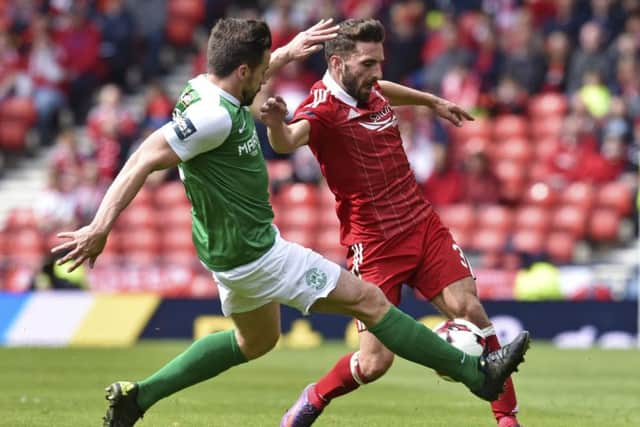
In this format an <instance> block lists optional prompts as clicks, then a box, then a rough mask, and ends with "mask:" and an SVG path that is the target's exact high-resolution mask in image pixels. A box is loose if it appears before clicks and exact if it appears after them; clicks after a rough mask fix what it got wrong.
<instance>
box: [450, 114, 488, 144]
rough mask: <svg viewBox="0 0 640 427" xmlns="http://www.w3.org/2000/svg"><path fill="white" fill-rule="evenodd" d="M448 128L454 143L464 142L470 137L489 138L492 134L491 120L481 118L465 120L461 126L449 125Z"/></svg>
mask: <svg viewBox="0 0 640 427" xmlns="http://www.w3.org/2000/svg"><path fill="white" fill-rule="evenodd" d="M449 129H450V132H451V136H452V138H453V140H454V141H455V142H456V143H464V142H465V141H468V140H470V139H471V138H481V139H486V140H490V139H491V136H492V126H491V122H490V121H489V120H488V119H483V118H480V119H476V120H474V121H472V122H466V123H465V124H464V126H462V127H455V126H451V127H450V128H449Z"/></svg>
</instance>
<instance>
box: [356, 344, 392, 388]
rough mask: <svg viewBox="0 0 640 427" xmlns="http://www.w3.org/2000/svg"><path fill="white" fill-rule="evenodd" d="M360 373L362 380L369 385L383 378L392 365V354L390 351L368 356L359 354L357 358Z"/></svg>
mask: <svg viewBox="0 0 640 427" xmlns="http://www.w3.org/2000/svg"><path fill="white" fill-rule="evenodd" d="M359 359H360V360H359V364H360V371H361V372H362V376H363V378H362V380H363V381H364V382H365V383H370V382H372V381H375V380H377V379H378V378H380V377H381V376H383V375H384V374H385V373H386V372H387V371H388V370H389V368H390V367H391V365H392V364H393V353H392V352H390V351H382V352H377V353H373V354H369V355H363V354H362V353H360V358H359Z"/></svg>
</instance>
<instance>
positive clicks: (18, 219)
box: [5, 208, 38, 230]
mask: <svg viewBox="0 0 640 427" xmlns="http://www.w3.org/2000/svg"><path fill="white" fill-rule="evenodd" d="M5 228H6V229H7V230H23V229H36V228H38V219H37V218H36V215H35V213H34V212H33V209H31V208H14V209H12V210H11V211H10V212H9V215H8V216H7V220H6V222H5Z"/></svg>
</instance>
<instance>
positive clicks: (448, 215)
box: [436, 204, 476, 231]
mask: <svg viewBox="0 0 640 427" xmlns="http://www.w3.org/2000/svg"><path fill="white" fill-rule="evenodd" d="M436 211H437V212H438V215H439V216H440V219H441V220H442V223H443V224H444V225H446V226H447V227H450V228H455V229H457V230H460V231H468V230H470V229H471V228H473V227H474V226H475V221H476V218H475V209H474V208H473V206H472V205H467V204H457V205H446V206H438V208H437V209H436Z"/></svg>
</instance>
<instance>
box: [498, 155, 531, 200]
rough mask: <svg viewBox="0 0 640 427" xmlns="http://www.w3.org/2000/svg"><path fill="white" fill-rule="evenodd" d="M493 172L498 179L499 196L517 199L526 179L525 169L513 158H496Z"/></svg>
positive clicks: (520, 194)
mask: <svg viewBox="0 0 640 427" xmlns="http://www.w3.org/2000/svg"><path fill="white" fill-rule="evenodd" d="M494 172H495V174H496V176H497V177H498V179H499V180H500V196H501V197H502V198H503V199H505V200H509V201H512V202H516V201H519V200H520V198H521V196H522V192H523V190H524V188H525V185H526V181H527V169H526V168H525V167H523V165H521V164H520V163H518V162H514V161H513V160H498V161H497V162H496V164H495V166H494Z"/></svg>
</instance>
